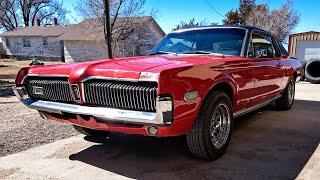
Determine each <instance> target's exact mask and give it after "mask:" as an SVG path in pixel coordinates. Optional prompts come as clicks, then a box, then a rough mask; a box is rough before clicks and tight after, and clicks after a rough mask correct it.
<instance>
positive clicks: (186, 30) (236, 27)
mask: <svg viewBox="0 0 320 180" xmlns="http://www.w3.org/2000/svg"><path fill="white" fill-rule="evenodd" d="M207 29H243V30H248V29H247V28H244V27H240V26H220V27H219V26H217V27H197V28H189V29H180V30H176V31H173V32H171V33H181V32H188V31H195V30H207ZM171 33H169V34H171Z"/></svg>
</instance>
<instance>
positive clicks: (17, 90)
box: [12, 86, 29, 100]
mask: <svg viewBox="0 0 320 180" xmlns="http://www.w3.org/2000/svg"><path fill="white" fill-rule="evenodd" d="M12 91H13V93H14V94H15V95H16V96H17V98H18V99H20V100H25V99H28V98H29V95H28V92H27V89H26V88H25V87H15V86H14V87H12Z"/></svg>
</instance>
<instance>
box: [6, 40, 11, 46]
mask: <svg viewBox="0 0 320 180" xmlns="http://www.w3.org/2000/svg"><path fill="white" fill-rule="evenodd" d="M6 46H7V47H8V48H10V47H11V41H10V38H6Z"/></svg>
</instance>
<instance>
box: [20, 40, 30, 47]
mask: <svg viewBox="0 0 320 180" xmlns="http://www.w3.org/2000/svg"><path fill="white" fill-rule="evenodd" d="M22 41H23V47H31V43H30V39H29V38H23V39H22Z"/></svg>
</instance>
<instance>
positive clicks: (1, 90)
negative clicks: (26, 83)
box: [0, 80, 14, 97]
mask: <svg viewBox="0 0 320 180" xmlns="http://www.w3.org/2000/svg"><path fill="white" fill-rule="evenodd" d="M13 86H14V84H13V83H9V82H6V81H1V80H0V97H9V96H14V93H13V91H12V87H13Z"/></svg>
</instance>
